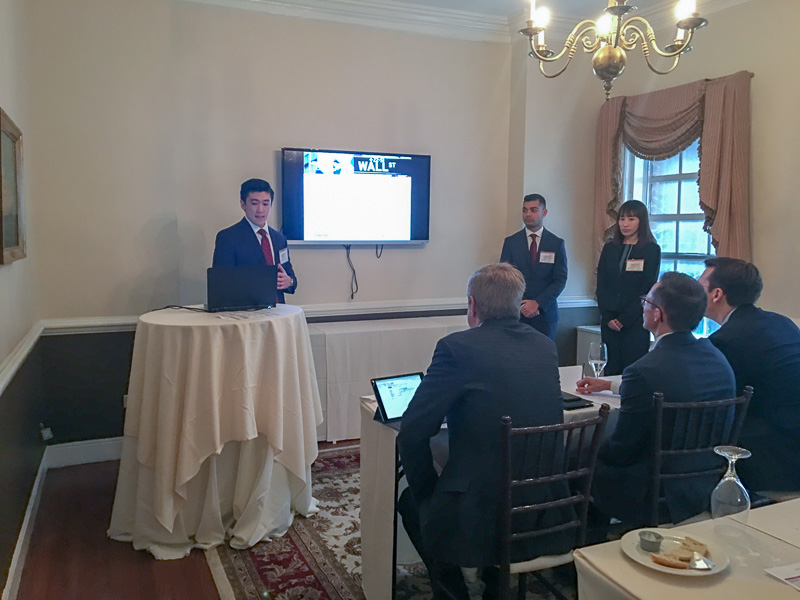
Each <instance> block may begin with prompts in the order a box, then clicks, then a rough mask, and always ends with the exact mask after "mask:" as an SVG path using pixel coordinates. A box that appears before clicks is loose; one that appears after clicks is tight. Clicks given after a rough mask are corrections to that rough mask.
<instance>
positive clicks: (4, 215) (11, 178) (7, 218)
mask: <svg viewBox="0 0 800 600" xmlns="http://www.w3.org/2000/svg"><path fill="white" fill-rule="evenodd" d="M0 209H2V210H0V248H2V253H0V264H8V263H12V262H14V261H15V260H19V259H20V258H25V227H24V225H23V220H22V133H21V132H20V130H19V128H18V127H17V126H16V125H15V124H14V121H12V120H11V118H10V117H9V116H8V115H7V114H6V112H5V111H4V110H3V109H2V108H0Z"/></svg>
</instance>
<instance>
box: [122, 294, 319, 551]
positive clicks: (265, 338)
mask: <svg viewBox="0 0 800 600" xmlns="http://www.w3.org/2000/svg"><path fill="white" fill-rule="evenodd" d="M321 420H322V409H321V406H320V401H319V391H318V389H317V384H316V378H315V373H314V361H313V358H312V355H311V347H310V343H309V337H308V328H307V325H306V321H305V317H304V315H303V311H302V310H301V309H300V308H298V307H295V306H287V305H279V306H277V307H276V308H273V309H270V310H263V311H255V312H237V313H216V314H208V313H202V312H191V311H186V310H179V311H175V310H163V311H155V312H151V313H148V314H146V315H143V316H142V317H140V319H139V323H138V325H137V328H136V339H135V342H134V350H133V362H132V366H131V378H130V386H129V390H128V407H127V413H126V416H125V430H124V438H123V455H122V461H121V464H120V475H119V480H118V483H117V492H116V497H115V500H114V508H113V512H112V517H111V526H110V528H109V531H108V534H109V536H110V537H112V538H114V539H119V540H124V541H133V543H134V546H135V547H136V548H137V549H142V548H145V549H147V550H149V551H150V552H151V553H152V554H153V555H154V556H156V557H157V558H180V557H182V556H185V555H186V554H187V553H188V552H189V550H190V549H191V548H192V547H203V548H206V547H211V546H214V545H216V544H219V543H222V542H223V541H224V540H225V538H226V537H230V540H231V545H232V546H234V547H247V546H250V545H252V544H254V543H256V542H258V541H259V540H261V539H265V538H267V537H271V536H274V535H281V534H283V533H284V532H285V531H286V529H287V528H288V527H289V525H290V524H291V520H292V514H293V511H294V512H298V513H301V514H310V513H311V512H313V511H314V510H315V502H314V500H313V498H312V497H311V477H310V465H311V463H312V462H313V461H314V459H315V458H316V456H317V443H316V426H317V425H318V424H319V423H320V422H321Z"/></svg>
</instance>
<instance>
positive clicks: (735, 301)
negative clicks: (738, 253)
mask: <svg viewBox="0 0 800 600" xmlns="http://www.w3.org/2000/svg"><path fill="white" fill-rule="evenodd" d="M705 262H706V267H707V268H709V269H713V271H711V273H710V274H709V276H708V289H709V291H711V290H713V289H716V288H719V289H721V290H722V291H723V292H725V300H727V302H728V304H729V305H730V306H734V307H736V306H741V305H742V304H754V303H755V301H756V300H758V297H759V296H760V295H761V290H763V289H764V282H763V281H761V275H760V274H759V272H758V269H756V266H755V265H754V264H752V263H749V262H747V261H744V260H740V259H738V258H728V257H725V256H715V257H714V258H707V259H706V261H705Z"/></svg>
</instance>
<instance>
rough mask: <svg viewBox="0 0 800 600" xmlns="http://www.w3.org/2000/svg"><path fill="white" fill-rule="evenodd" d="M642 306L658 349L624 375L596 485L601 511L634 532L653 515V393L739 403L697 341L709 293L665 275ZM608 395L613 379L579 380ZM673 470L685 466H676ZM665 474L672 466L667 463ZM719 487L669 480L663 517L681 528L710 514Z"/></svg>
mask: <svg viewBox="0 0 800 600" xmlns="http://www.w3.org/2000/svg"><path fill="white" fill-rule="evenodd" d="M642 304H643V313H644V327H645V329H647V330H648V331H650V332H651V333H652V334H653V335H654V336H655V338H656V341H655V345H654V346H653V348H652V349H651V350H650V352H649V353H647V354H645V355H644V356H643V357H642V358H640V359H639V360H637V361H636V362H635V363H633V364H632V365H630V366H628V367H627V368H626V369H625V370H624V371H623V372H622V383H621V385H620V387H619V390H618V391H619V394H620V409H619V418H618V420H617V424H616V427H615V428H614V431H613V433H612V434H611V436H610V438H609V439H608V440H607V441H606V442H605V443H604V444H603V445H602V446H601V447H600V453H599V455H598V462H597V470H596V472H595V477H594V483H593V485H592V497H593V499H594V501H595V506H596V507H597V508H598V509H599V511H600V512H601V513H603V514H604V515H606V516H608V517H616V518H617V519H619V520H620V521H622V522H623V523H625V524H626V525H628V526H631V527H638V526H641V525H644V524H646V521H647V520H648V515H649V507H648V506H647V503H646V498H647V496H646V494H647V491H648V489H649V487H650V464H651V463H650V461H651V458H652V452H651V448H652V436H653V427H654V424H655V411H654V407H653V394H654V393H655V392H662V393H663V394H664V401H665V402H703V401H709V400H724V399H727V398H733V397H734V396H735V381H734V376H733V371H732V370H731V367H730V365H729V364H728V361H727V360H725V357H724V356H723V355H722V353H721V352H720V351H719V350H717V349H716V348H714V346H713V345H711V342H709V341H708V340H704V339H695V337H694V335H692V330H693V329H694V328H695V327H697V325H698V323H700V320H701V319H702V318H703V313H704V312H705V304H706V298H705V292H704V290H703V287H702V286H701V285H700V284H699V283H697V281H695V280H694V279H692V278H691V277H689V276H688V275H684V274H683V273H664V275H663V276H662V277H661V280H660V281H659V282H658V283H656V284H655V285H654V286H653V287H652V288H651V289H650V291H649V292H648V293H647V295H646V296H644V298H643V302H642ZM609 389H610V390H612V391H617V390H614V389H613V386H612V385H611V382H610V381H607V380H603V379H595V378H594V377H586V378H584V379H581V380H580V381H578V390H579V391H580V392H582V393H585V392H597V391H602V390H609ZM665 427H669V424H665ZM675 460H676V461H678V460H684V459H683V457H678V458H677V459H675ZM691 461H692V462H691V464H688V465H687V464H681V465H680V466H684V467H687V468H691V469H697V470H703V469H713V468H715V467H719V466H720V460H719V457H716V456H713V457H709V458H708V459H704V458H699V459H698V458H692V459H691ZM671 464H673V465H675V466H679V465H677V463H676V462H673V463H671ZM664 467H665V468H669V465H667V464H666V463H665V465H664ZM737 467H738V465H737ZM718 481H719V475H716V474H712V475H710V476H708V477H705V476H704V477H694V478H692V479H690V480H666V481H665V482H664V493H665V495H666V498H667V509H668V512H669V514H668V515H664V518H665V519H666V520H670V521H672V522H673V523H678V522H679V521H683V520H685V519H688V518H689V517H692V516H694V515H696V514H698V513H701V512H703V511H704V510H706V509H707V508H708V505H709V501H710V497H711V491H712V490H713V489H714V486H716V484H717V482H718Z"/></svg>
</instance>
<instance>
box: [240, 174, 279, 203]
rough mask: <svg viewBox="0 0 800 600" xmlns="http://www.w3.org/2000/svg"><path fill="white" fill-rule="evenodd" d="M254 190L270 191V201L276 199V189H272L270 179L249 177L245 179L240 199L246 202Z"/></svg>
mask: <svg viewBox="0 0 800 600" xmlns="http://www.w3.org/2000/svg"><path fill="white" fill-rule="evenodd" d="M253 192H268V193H269V201H270V203H271V202H272V201H273V200H275V190H273V189H272V187H271V186H270V185H269V182H268V181H264V180H263V179H248V180H247V181H245V182H244V183H243V184H242V188H241V189H240V190H239V199H240V200H241V201H242V202H244V201H245V200H247V197H248V196H249V195H250V194H252V193H253Z"/></svg>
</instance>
